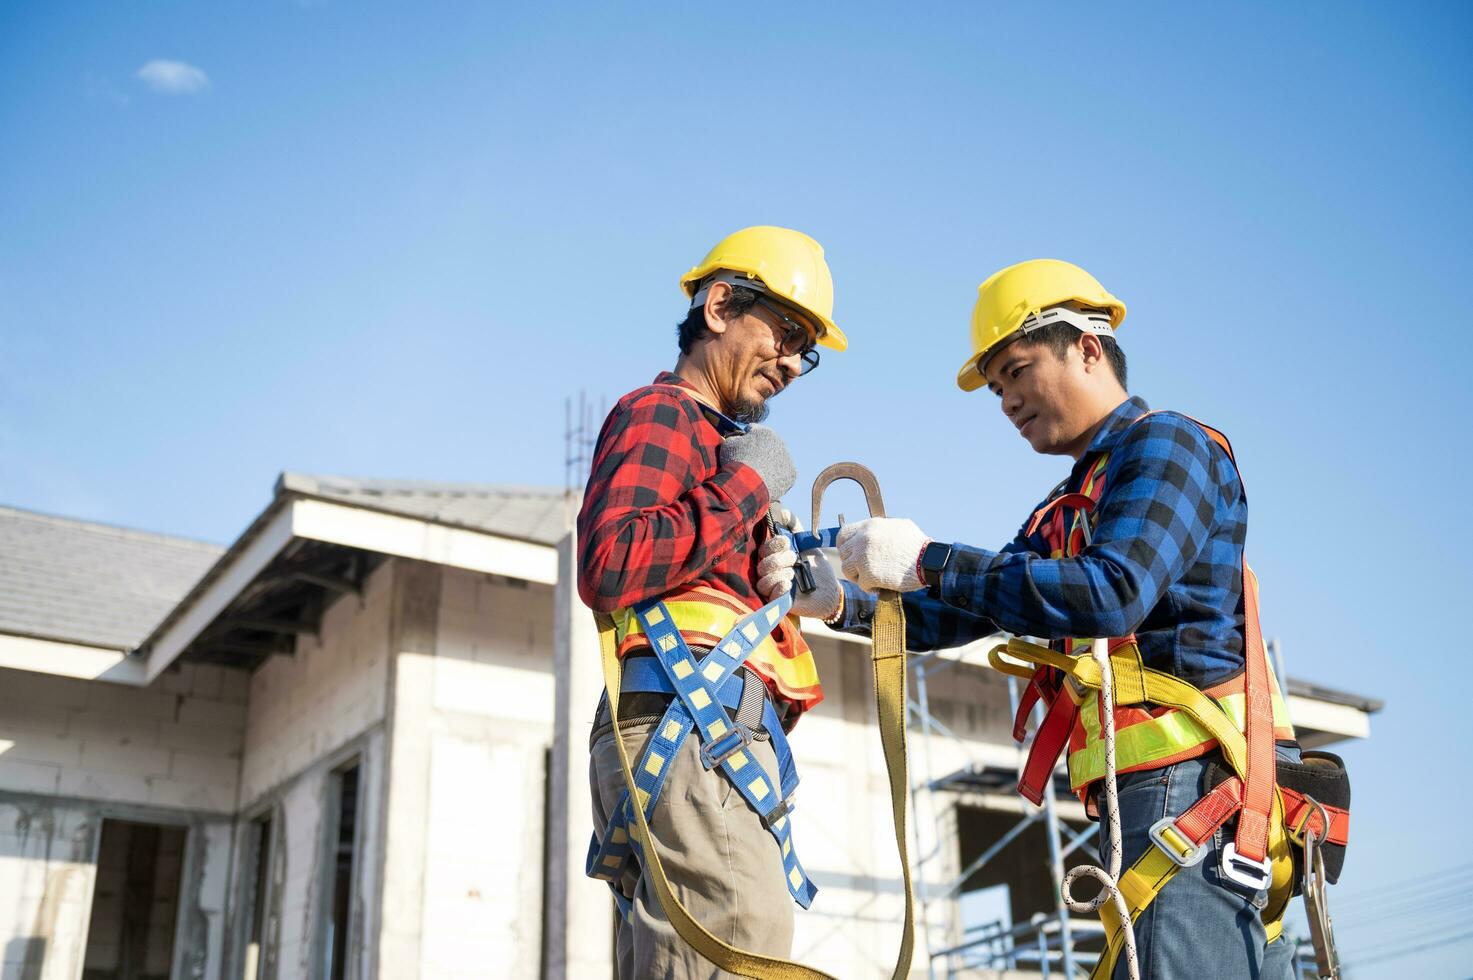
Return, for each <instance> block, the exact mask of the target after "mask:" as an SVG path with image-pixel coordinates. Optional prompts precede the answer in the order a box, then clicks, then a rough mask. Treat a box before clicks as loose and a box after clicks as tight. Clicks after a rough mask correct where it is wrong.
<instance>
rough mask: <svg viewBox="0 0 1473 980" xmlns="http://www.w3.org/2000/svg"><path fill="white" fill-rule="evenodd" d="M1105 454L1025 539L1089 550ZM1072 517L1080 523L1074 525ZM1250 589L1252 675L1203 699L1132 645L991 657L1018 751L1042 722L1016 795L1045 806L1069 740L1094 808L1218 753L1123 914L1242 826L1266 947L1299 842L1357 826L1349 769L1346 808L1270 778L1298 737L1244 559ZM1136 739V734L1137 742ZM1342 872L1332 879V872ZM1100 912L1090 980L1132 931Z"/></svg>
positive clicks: (1083, 793)
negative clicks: (1120, 791) (1144, 780)
mask: <svg viewBox="0 0 1473 980" xmlns="http://www.w3.org/2000/svg"><path fill="white" fill-rule="evenodd" d="M1142 417H1144V416H1142ZM1137 421H1139V420H1137ZM1192 421H1193V422H1195V423H1196V424H1197V425H1198V426H1199V427H1200V428H1201V429H1202V430H1203V432H1205V433H1206V434H1207V435H1208V437H1209V438H1211V439H1212V440H1213V441H1214V442H1215V443H1217V445H1219V446H1220V447H1222V449H1223V450H1224V451H1225V452H1226V453H1227V455H1228V459H1229V460H1230V461H1232V463H1233V466H1234V467H1235V468H1236V466H1237V462H1236V460H1235V459H1234V457H1233V451H1232V447H1231V445H1230V444H1229V443H1228V441H1227V438H1226V437H1225V436H1223V435H1222V433H1220V432H1218V431H1217V430H1215V429H1213V428H1211V427H1209V426H1207V425H1204V424H1203V423H1201V422H1196V420H1195V419H1193V420H1192ZM1108 458H1109V456H1108V453H1106V454H1104V455H1102V457H1101V458H1100V459H1099V460H1098V461H1096V463H1095V464H1094V465H1093V466H1092V467H1091V468H1090V470H1089V472H1088V474H1087V476H1086V478H1085V481H1084V484H1083V486H1082V488H1081V491H1080V492H1079V493H1071V494H1063V495H1061V496H1057V497H1055V498H1053V499H1052V500H1050V501H1049V502H1048V503H1046V504H1045V505H1044V506H1043V507H1042V508H1040V509H1039V510H1038V512H1037V513H1035V515H1034V518H1033V521H1032V523H1031V525H1030V528H1029V533H1032V532H1033V531H1034V530H1036V529H1037V528H1038V527H1039V526H1040V524H1042V522H1044V521H1045V520H1047V521H1048V524H1046V525H1045V526H1044V538H1045V540H1046V541H1048V543H1049V545H1050V547H1051V549H1052V553H1053V556H1054V557H1073V556H1075V555H1077V554H1079V553H1080V552H1081V551H1082V550H1083V549H1084V548H1085V547H1087V546H1088V543H1089V537H1090V533H1091V530H1092V527H1093V521H1094V520H1097V516H1096V515H1093V512H1094V510H1095V508H1096V505H1097V504H1098V502H1099V500H1100V497H1101V495H1102V493H1103V491H1104V478H1105V470H1106V465H1107V463H1108ZM1240 479H1241V475H1240ZM1066 509H1067V510H1070V511H1073V515H1074V516H1073V519H1072V521H1071V522H1069V523H1067V524H1066V522H1065V520H1064V511H1065V510H1066ZM1242 582H1243V597H1244V614H1243V624H1244V627H1243V630H1244V644H1243V650H1244V659H1245V665H1244V670H1243V672H1242V674H1241V675H1240V676H1239V677H1238V678H1237V679H1235V681H1233V682H1229V683H1228V684H1227V685H1218V686H1215V687H1214V688H1211V689H1209V690H1208V691H1203V690H1201V689H1198V688H1197V687H1194V686H1193V685H1191V684H1189V683H1187V682H1186V681H1183V680H1181V679H1180V678H1178V677H1175V676H1173V675H1171V674H1168V673H1165V672H1163V671H1158V670H1154V669H1152V668H1149V667H1146V666H1145V664H1144V663H1143V662H1142V660H1141V654H1140V649H1139V646H1138V645H1137V643H1136V640H1135V637H1134V636H1128V637H1123V638H1119V639H1108V640H1094V641H1083V640H1066V641H1065V642H1064V643H1063V650H1062V651H1059V650H1053V649H1050V648H1048V647H1041V646H1038V645H1036V644H1033V643H1028V642H1026V641H1024V640H1018V639H1014V640H1010V641H1009V642H1008V643H1007V644H1005V645H1001V646H998V647H996V648H994V649H993V650H992V651H991V653H990V654H989V660H990V662H991V663H992V666H993V667H995V668H996V669H998V670H1001V671H1003V672H1005V673H1008V674H1010V675H1013V676H1016V677H1020V678H1024V679H1026V680H1027V682H1028V685H1027V688H1026V691H1025V694H1024V697H1023V698H1022V699H1021V701H1020V704H1019V708H1018V712H1017V716H1016V717H1015V719H1014V725H1013V737H1014V738H1015V739H1016V740H1017V741H1019V742H1020V743H1021V742H1022V741H1023V740H1024V738H1025V737H1026V735H1027V726H1028V721H1029V717H1030V715H1031V714H1032V712H1033V708H1034V706H1035V705H1037V704H1041V705H1042V706H1043V710H1044V714H1043V721H1042V723H1041V724H1040V726H1039V728H1038V732H1037V734H1036V735H1035V737H1034V741H1033V746H1032V749H1031V750H1030V752H1029V756H1028V760H1027V763H1026V764H1025V766H1024V769H1023V773H1022V775H1021V777H1020V779H1019V785H1018V791H1019V792H1020V793H1021V794H1022V795H1023V796H1024V797H1025V798H1027V799H1029V800H1031V801H1032V802H1034V803H1035V804H1037V803H1039V802H1040V801H1041V799H1042V796H1043V791H1044V786H1045V784H1046V781H1047V780H1048V779H1051V778H1052V775H1053V770H1054V767H1055V765H1056V764H1057V762H1058V759H1059V756H1060V755H1061V754H1062V753H1063V751H1064V748H1065V746H1066V744H1067V745H1068V746H1069V748H1070V754H1069V775H1070V785H1071V787H1072V788H1073V789H1074V790H1075V792H1076V793H1078V794H1079V797H1080V799H1081V801H1083V802H1085V803H1086V805H1087V806H1088V805H1089V804H1090V803H1091V791H1092V789H1093V788H1094V787H1095V786H1096V785H1097V784H1098V783H1099V782H1100V780H1102V779H1104V778H1106V777H1107V776H1108V777H1109V779H1110V780H1112V781H1113V777H1114V774H1115V773H1116V772H1117V771H1118V772H1129V771H1133V770H1141V769H1153V768H1160V767H1163V766H1167V765H1171V764H1173V763H1175V762H1179V761H1182V760H1183V759H1188V758H1194V757H1197V756H1201V755H1204V754H1206V753H1207V752H1209V751H1211V750H1213V749H1214V748H1215V749H1217V750H1218V751H1220V752H1221V754H1222V757H1223V759H1224V760H1225V761H1226V763H1227V766H1228V769H1229V770H1230V771H1229V772H1227V773H1226V778H1224V779H1223V780H1222V781H1221V782H1219V783H1218V784H1217V785H1216V786H1215V787H1214V788H1213V789H1211V790H1210V791H1209V792H1208V793H1207V795H1206V796H1204V797H1203V798H1202V799H1201V800H1199V801H1198V802H1197V803H1196V804H1194V805H1193V806H1192V807H1190V808H1189V809H1188V810H1187V811H1186V812H1185V813H1183V814H1181V815H1180V816H1178V817H1174V818H1171V817H1168V818H1165V819H1163V820H1161V821H1158V822H1157V823H1156V824H1155V825H1154V826H1153V827H1152V828H1151V830H1150V837H1151V840H1152V842H1153V843H1154V844H1155V846H1154V847H1152V848H1150V849H1148V850H1147V851H1146V853H1145V854H1144V855H1143V856H1142V857H1141V858H1140V859H1139V860H1137V861H1136V863H1135V864H1134V865H1133V866H1132V867H1131V868H1130V869H1128V870H1127V871H1126V872H1125V873H1124V874H1123V875H1120V877H1119V882H1118V889H1119V892H1120V895H1121V896H1122V897H1123V899H1124V901H1123V903H1122V904H1123V905H1124V906H1125V909H1126V910H1127V911H1128V913H1129V920H1130V921H1131V922H1133V921H1134V920H1136V919H1137V918H1139V916H1140V914H1141V913H1142V912H1143V911H1144V910H1145V909H1146V908H1147V907H1148V906H1149V905H1150V903H1151V902H1152V901H1153V900H1154V899H1155V897H1156V896H1157V895H1158V894H1160V892H1161V889H1162V888H1164V887H1165V886H1166V884H1167V882H1169V881H1170V880H1171V878H1172V877H1173V876H1174V875H1175V874H1176V873H1177V872H1178V871H1180V870H1181V869H1182V868H1189V867H1193V866H1194V865H1196V864H1197V863H1199V862H1200V861H1201V860H1202V858H1203V856H1204V854H1205V853H1206V850H1207V845H1208V843H1209V842H1210V841H1211V839H1212V837H1213V835H1214V834H1215V833H1216V832H1217V831H1218V829H1219V828H1221V827H1222V826H1223V825H1224V824H1226V823H1227V822H1228V821H1229V820H1231V819H1233V818H1234V817H1236V818H1237V821H1238V824H1237V830H1236V832H1235V835H1234V838H1233V840H1232V841H1231V842H1229V843H1227V844H1226V845H1225V846H1224V847H1223V850H1222V873H1223V876H1224V877H1226V878H1227V879H1229V880H1231V881H1233V882H1235V883H1237V884H1239V885H1241V886H1243V887H1245V888H1247V889H1249V890H1250V891H1258V890H1261V889H1264V888H1268V889H1269V901H1268V904H1267V906H1266V907H1265V908H1264V910H1263V912H1262V913H1261V917H1262V921H1263V923H1264V926H1265V930H1266V933H1267V938H1268V940H1269V941H1270V942H1272V941H1273V940H1275V939H1277V938H1278V936H1279V935H1280V933H1281V932H1282V930H1283V918H1284V913H1285V911H1286V910H1287V907H1288V904H1289V899H1290V898H1291V897H1292V895H1293V894H1294V893H1295V892H1296V891H1297V889H1296V887H1295V885H1296V882H1295V881H1294V877H1295V876H1294V874H1293V871H1294V867H1293V866H1294V860H1293V857H1292V856H1291V849H1290V841H1291V837H1292V839H1293V841H1294V842H1295V843H1298V844H1300V845H1301V846H1303V845H1304V843H1305V842H1306V833H1307V834H1308V838H1307V843H1308V845H1309V849H1310V850H1314V848H1315V845H1316V844H1318V843H1325V842H1328V843H1329V844H1331V845H1339V846H1340V847H1341V848H1343V846H1344V844H1345V843H1346V839H1347V832H1348V827H1349V810H1348V806H1349V789H1348V782H1345V781H1344V779H1343V777H1344V770H1343V768H1340V769H1339V777H1340V780H1339V782H1341V783H1344V793H1343V797H1344V806H1343V808H1342V807H1337V806H1335V805H1333V803H1335V802H1339V800H1334V801H1331V802H1326V801H1324V800H1323V799H1321V800H1316V799H1315V798H1314V797H1311V796H1309V795H1308V794H1307V793H1306V792H1304V791H1303V789H1302V788H1301V789H1295V788H1292V787H1291V786H1287V785H1284V784H1283V783H1282V782H1281V781H1280V780H1279V779H1278V778H1277V776H1276V770H1277V769H1280V768H1283V767H1284V766H1287V765H1288V764H1283V765H1280V764H1277V763H1276V758H1275V752H1274V743H1275V738H1276V736H1277V737H1281V738H1289V739H1292V738H1293V729H1292V727H1291V726H1290V725H1289V723H1288V713H1287V710H1286V709H1285V708H1284V706H1283V700H1282V698H1281V697H1280V696H1279V692H1278V686H1277V683H1276V681H1275V678H1274V677H1273V671H1272V669H1271V667H1270V665H1269V662H1268V657H1267V653H1266V651H1265V649H1264V644H1263V636H1262V633H1261V631H1260V628H1259V619H1258V583H1257V579H1256V578H1255V577H1254V575H1253V572H1252V570H1251V569H1249V568H1248V566H1247V564H1246V563H1245V564H1244V565H1243V568H1242ZM1101 644H1103V645H1105V648H1106V650H1107V651H1108V668H1109V670H1108V674H1107V673H1106V671H1105V670H1104V669H1103V666H1102V664H1101V659H1103V658H1100V657H1099V656H1098V655H1097V654H1095V655H1091V653H1093V651H1092V647H1094V646H1098V645H1101ZM1087 650H1089V651H1091V652H1089V653H1087V652H1086V651H1087ZM1106 685H1108V687H1109V688H1110V689H1111V690H1110V692H1109V693H1112V694H1113V706H1112V707H1113V711H1112V719H1111V721H1112V722H1113V725H1110V726H1108V727H1110V728H1113V731H1112V732H1111V733H1110V734H1111V738H1110V740H1109V743H1110V744H1108V745H1107V743H1106V741H1105V740H1104V739H1103V738H1102V733H1103V730H1104V729H1105V728H1106V727H1107V726H1106V725H1105V724H1104V721H1105V719H1104V717H1103V711H1104V699H1102V698H1101V697H1100V694H1101V688H1102V686H1106ZM1132 733H1138V734H1137V735H1136V736H1135V737H1132ZM1116 739H1120V740H1121V741H1122V742H1123V743H1124V744H1122V745H1121V746H1120V748H1119V749H1118V752H1119V756H1120V758H1119V759H1118V760H1116V759H1111V760H1110V761H1111V763H1112V764H1110V765H1108V766H1107V765H1106V763H1105V758H1104V757H1105V754H1106V751H1107V749H1108V750H1110V751H1111V752H1112V754H1113V752H1114V751H1117V750H1116V749H1115V747H1114V745H1113V743H1114V741H1115V740H1116ZM1308 755H1309V754H1306V761H1309V759H1308ZM1320 755H1321V757H1325V756H1328V754H1320ZM1328 758H1331V759H1333V758H1334V757H1333V756H1329V757H1328ZM1338 761H1339V760H1338V759H1336V760H1335V762H1336V763H1338ZM1117 766H1118V768H1117ZM1290 768H1292V767H1290ZM1300 768H1312V767H1300ZM1331 782H1335V780H1331ZM1322 795H1329V794H1322ZM1341 854H1342V855H1343V851H1341ZM1314 864H1315V860H1314V859H1313V858H1312V859H1311V860H1310V861H1309V862H1307V863H1306V867H1305V880H1308V878H1309V875H1310V873H1311V872H1312V871H1313V870H1314V869H1313V867H1311V865H1314ZM1318 866H1319V874H1320V876H1321V881H1320V883H1319V886H1318V888H1317V890H1316V891H1315V892H1314V894H1315V897H1316V898H1318V899H1319V902H1320V905H1321V907H1322V906H1323V879H1324V877H1325V875H1324V869H1323V860H1320V861H1319V864H1318ZM1335 870H1336V872H1338V867H1337V868H1336V869H1335ZM1329 880H1334V879H1333V878H1330V879H1329ZM1107 888H1108V886H1107ZM1308 890H1309V889H1306V891H1308ZM1098 907H1099V911H1100V918H1101V921H1102V922H1103V923H1104V925H1105V930H1106V938H1107V947H1106V950H1105V952H1104V953H1103V954H1102V955H1101V957H1100V959H1099V961H1098V962H1097V964H1096V966H1095V969H1094V971H1093V973H1092V974H1091V976H1092V977H1094V978H1104V977H1109V976H1110V975H1111V973H1112V971H1113V970H1114V966H1115V962H1116V959H1117V958H1118V957H1119V955H1120V953H1121V950H1122V948H1123V947H1124V946H1125V945H1126V943H1127V941H1128V933H1129V931H1130V930H1128V928H1127V926H1126V922H1125V920H1124V919H1123V918H1122V915H1121V912H1120V910H1119V909H1118V907H1117V906H1116V905H1112V904H1099V905H1098ZM1321 931H1322V932H1323V933H1324V937H1325V941H1326V944H1327V946H1328V952H1327V954H1325V955H1321V956H1320V959H1321V964H1322V965H1323V964H1324V963H1325V962H1326V960H1327V959H1328V961H1330V962H1331V963H1333V958H1334V955H1333V942H1332V941H1331V940H1330V939H1329V935H1328V933H1329V922H1328V915H1324V916H1323V930H1314V929H1312V933H1313V934H1314V935H1313V936H1312V938H1315V939H1316V950H1317V953H1320V952H1321V950H1320V944H1319V939H1320V935H1319V932H1321ZM1332 969H1333V967H1332ZM1323 975H1325V976H1330V975H1332V974H1331V973H1324V974H1323Z"/></svg>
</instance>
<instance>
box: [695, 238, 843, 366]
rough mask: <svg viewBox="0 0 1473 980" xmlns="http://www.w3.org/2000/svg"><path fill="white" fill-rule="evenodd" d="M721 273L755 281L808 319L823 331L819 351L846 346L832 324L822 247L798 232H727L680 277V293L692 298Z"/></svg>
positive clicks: (830, 283) (830, 289) (830, 282)
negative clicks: (705, 280)
mask: <svg viewBox="0 0 1473 980" xmlns="http://www.w3.org/2000/svg"><path fill="white" fill-rule="evenodd" d="M723 269H725V270H728V271H731V272H739V273H742V274H744V275H745V276H747V277H748V278H754V279H758V280H761V283H760V285H761V286H765V287H766V291H767V292H769V293H772V294H773V295H774V296H777V297H779V298H781V299H783V300H786V301H787V302H789V303H791V304H792V305H794V306H796V307H797V308H798V309H800V310H802V311H804V312H805V313H807V314H809V315H810V316H812V317H813V318H814V319H815V320H817V321H818V322H819V323H820V324H822V325H823V329H822V330H821V331H820V333H819V337H818V342H819V343H820V344H822V345H823V346H824V347H828V348H831V349H833V350H843V349H845V348H846V347H848V346H849V341H848V340H846V339H845V337H844V333H843V331H841V330H840V329H839V328H838V327H836V326H834V321H833V319H832V318H833V315H834V279H833V276H831V275H829V265H828V263H827V262H825V261H824V260H823V246H822V245H820V244H818V242H816V241H814V240H813V239H811V238H809V237H808V236H807V235H805V234H803V233H802V232H801V231H793V230H792V229H791V228H776V227H773V226H772V225H758V226H756V227H755V228H743V229H742V230H741V231H737V232H733V233H732V234H730V235H727V236H726V237H725V238H723V239H721V241H719V242H717V243H716V247H715V248H713V249H711V251H710V252H709V253H708V254H707V255H706V257H705V258H704V259H702V260H701V261H700V264H698V265H697V266H696V267H695V268H693V269H691V270H690V271H689V272H687V273H686V274H685V275H683V276H681V277H680V288H681V289H682V290H683V291H684V292H685V295H686V296H687V297H694V296H695V295H696V290H697V289H699V288H700V284H701V280H703V279H705V278H706V277H707V276H710V275H711V274H712V273H715V272H719V271H721V270H723Z"/></svg>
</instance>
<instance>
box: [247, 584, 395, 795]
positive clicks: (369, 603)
mask: <svg viewBox="0 0 1473 980" xmlns="http://www.w3.org/2000/svg"><path fill="white" fill-rule="evenodd" d="M392 580H393V576H392V563H385V564H383V565H381V566H380V567H379V568H378V569H376V570H375V572H374V573H373V574H372V575H370V576H369V578H368V581H367V582H366V583H365V585H364V590H363V595H362V596H361V597H359V596H355V595H345V596H341V597H339V598H338V599H337V601H336V602H334V603H333V604H332V605H331V606H329V607H328V609H327V611H326V612H325V613H324V614H323V617H322V625H321V630H320V633H319V636H318V637H317V638H315V639H314V638H313V637H311V636H302V637H299V638H298V640H297V653H296V656H294V657H274V658H272V659H271V660H269V661H267V662H266V663H264V664H262V665H261V666H260V667H259V668H258V669H257V670H256V671H255V673H253V674H252V675H251V677H250V710H249V714H248V716H247V717H246V719H245V740H244V741H245V749H244V760H243V763H242V766H241V792H240V805H241V808H242V809H250V808H251V807H252V806H254V805H255V803H256V802H257V801H258V800H259V799H260V798H261V796H262V795H263V794H265V793H267V792H269V791H271V790H273V789H274V788H276V787H280V786H283V785H284V784H285V783H286V782H287V781H288V780H290V779H292V778H293V777H294V776H296V775H298V774H299V773H301V772H304V771H305V770H307V769H308V768H310V767H311V766H312V765H313V764H314V763H315V762H316V761H317V760H318V759H320V758H321V757H323V756H324V755H327V754H329V753H331V752H333V751H334V750H336V749H337V748H338V747H339V746H342V745H344V744H345V743H347V742H348V741H350V740H352V739H354V738H357V737H358V736H360V735H361V734H362V733H364V732H365V731H367V730H368V729H369V728H371V727H373V726H374V725H377V724H378V723H380V722H381V721H382V720H383V717H384V697H385V689H386V685H387V682H388V656H387V654H388V636H389V590H390V584H391V582H392Z"/></svg>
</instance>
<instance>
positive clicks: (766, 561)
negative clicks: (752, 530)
mask: <svg viewBox="0 0 1473 980" xmlns="http://www.w3.org/2000/svg"><path fill="white" fill-rule="evenodd" d="M772 519H773V521H775V522H776V523H777V524H778V525H780V526H781V527H785V528H787V529H788V530H789V531H792V532H793V533H794V534H797V533H798V532H800V531H802V530H803V522H802V521H800V520H798V515H796V514H794V513H793V512H792V511H790V510H788V509H787V508H786V507H784V506H782V505H781V504H777V503H775V504H773V505H772ZM758 554H759V555H760V556H761V557H760V558H759V559H758V561H757V592H758V594H759V595H761V596H762V598H763V600H764V601H766V602H771V601H772V600H773V599H776V598H777V597H778V595H780V594H781V592H782V591H787V592H792V591H793V580H794V578H795V577H796V575H797V573H796V571H795V570H794V567H793V566H794V565H796V564H797V563H799V562H801V563H802V564H804V565H807V566H808V570H809V572H811V573H812V575H813V585H814V589H813V591H812V592H804V591H802V590H799V591H797V592H793V608H792V610H791V612H790V615H793V616H810V617H812V618H814V619H824V620H828V619H832V618H833V617H834V615H835V614H836V613H838V611H839V576H838V575H837V574H836V573H835V572H834V566H833V565H832V564H830V563H829V560H828V558H827V557H826V556H825V555H824V553H823V550H822V549H820V548H810V549H809V550H808V551H805V552H803V553H802V554H801V555H795V554H794V553H793V544H792V542H791V541H789V540H788V539H787V537H786V536H785V535H782V534H774V535H773V536H772V537H771V538H769V539H768V540H767V541H766V542H764V543H763V545H762V548H761V550H760V551H759V552H758Z"/></svg>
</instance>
